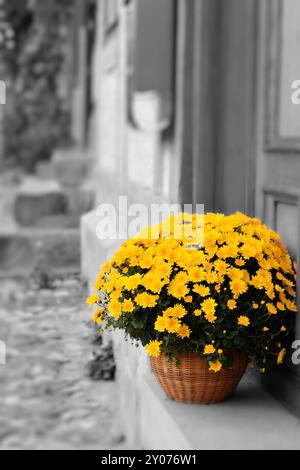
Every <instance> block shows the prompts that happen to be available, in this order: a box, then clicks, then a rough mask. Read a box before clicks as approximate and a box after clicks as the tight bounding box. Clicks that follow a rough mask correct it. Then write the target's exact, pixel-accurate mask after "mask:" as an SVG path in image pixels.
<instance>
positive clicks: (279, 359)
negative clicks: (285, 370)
mask: <svg viewBox="0 0 300 470" xmlns="http://www.w3.org/2000/svg"><path fill="white" fill-rule="evenodd" d="M285 355H286V349H285V348H284V349H281V351H280V352H279V354H278V356H277V364H282V363H283V360H284V358H285Z"/></svg>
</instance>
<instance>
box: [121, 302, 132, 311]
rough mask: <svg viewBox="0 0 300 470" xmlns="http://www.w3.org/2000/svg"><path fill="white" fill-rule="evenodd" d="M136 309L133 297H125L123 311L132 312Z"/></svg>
mask: <svg viewBox="0 0 300 470" xmlns="http://www.w3.org/2000/svg"><path fill="white" fill-rule="evenodd" d="M133 310H134V303H133V302H132V300H131V299H125V300H124V301H123V303H122V311H123V312H126V313H131V312H133Z"/></svg>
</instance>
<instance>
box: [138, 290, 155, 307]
mask: <svg viewBox="0 0 300 470" xmlns="http://www.w3.org/2000/svg"><path fill="white" fill-rule="evenodd" d="M158 298H159V297H158V295H152V294H148V293H147V292H143V293H141V294H137V295H136V296H135V303H136V304H137V305H139V306H140V307H142V308H153V307H155V305H156V303H157V300H158Z"/></svg>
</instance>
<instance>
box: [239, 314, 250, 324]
mask: <svg viewBox="0 0 300 470" xmlns="http://www.w3.org/2000/svg"><path fill="white" fill-rule="evenodd" d="M238 324H239V325H241V326H249V325H250V320H249V318H248V317H246V316H245V315H241V316H239V318H238Z"/></svg>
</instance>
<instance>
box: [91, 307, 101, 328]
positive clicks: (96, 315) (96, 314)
mask: <svg viewBox="0 0 300 470" xmlns="http://www.w3.org/2000/svg"><path fill="white" fill-rule="evenodd" d="M93 321H94V322H95V323H98V325H101V323H102V322H103V308H100V307H98V308H96V310H95V311H94V313H93Z"/></svg>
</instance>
